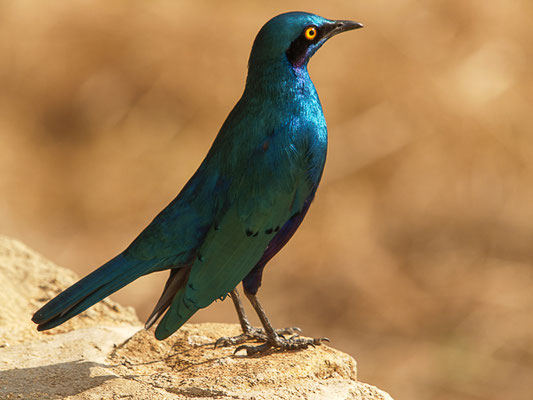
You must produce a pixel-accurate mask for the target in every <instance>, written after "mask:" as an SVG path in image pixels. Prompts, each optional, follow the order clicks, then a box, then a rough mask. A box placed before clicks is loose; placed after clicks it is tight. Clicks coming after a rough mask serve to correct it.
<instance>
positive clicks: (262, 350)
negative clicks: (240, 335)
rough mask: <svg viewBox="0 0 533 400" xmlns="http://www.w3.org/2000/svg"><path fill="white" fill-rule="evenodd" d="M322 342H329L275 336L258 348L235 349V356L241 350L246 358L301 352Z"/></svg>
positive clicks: (322, 339) (317, 339) (241, 347)
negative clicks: (292, 351) (290, 351)
mask: <svg viewBox="0 0 533 400" xmlns="http://www.w3.org/2000/svg"><path fill="white" fill-rule="evenodd" d="M322 342H329V339H328V338H315V339H308V338H302V337H300V336H298V335H294V336H291V337H290V338H288V339H286V338H284V337H283V336H279V335H276V337H274V338H271V339H270V338H269V339H268V340H267V341H266V342H265V343H263V344H261V345H259V346H247V345H242V346H239V347H237V349H235V353H234V354H237V353H238V352H239V351H241V350H246V354H247V355H248V356H258V355H263V354H268V353H272V352H275V351H288V350H303V349H307V348H308V347H309V346H311V347H316V346H320V345H321V344H322Z"/></svg>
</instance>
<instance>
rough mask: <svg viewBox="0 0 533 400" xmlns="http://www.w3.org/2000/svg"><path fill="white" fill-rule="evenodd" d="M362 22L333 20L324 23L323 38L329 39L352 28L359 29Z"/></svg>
mask: <svg viewBox="0 0 533 400" xmlns="http://www.w3.org/2000/svg"><path fill="white" fill-rule="evenodd" d="M362 27H363V24H361V23H359V22H355V21H343V20H339V21H335V22H333V23H331V24H328V25H326V27H325V32H324V38H326V39H329V38H330V37H332V36H335V35H337V34H339V33H342V32H346V31H351V30H353V29H359V28H362Z"/></svg>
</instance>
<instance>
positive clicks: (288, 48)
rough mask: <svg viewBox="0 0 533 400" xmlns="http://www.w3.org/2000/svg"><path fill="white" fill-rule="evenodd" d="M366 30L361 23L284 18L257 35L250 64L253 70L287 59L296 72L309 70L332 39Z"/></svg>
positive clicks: (296, 14)
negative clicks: (253, 67) (339, 34)
mask: <svg viewBox="0 0 533 400" xmlns="http://www.w3.org/2000/svg"><path fill="white" fill-rule="evenodd" d="M362 27H363V25H362V24H360V23H358V22H353V21H344V20H338V21H335V20H329V19H326V18H322V17H320V16H318V15H314V14H309V13H304V12H289V13H285V14H280V15H278V16H276V17H274V18H272V19H271V20H270V21H268V22H267V23H266V24H265V25H264V26H263V27H262V28H261V30H260V31H259V33H258V34H257V37H256V38H255V41H254V45H253V47H252V52H251V54H250V62H249V64H250V66H253V65H254V64H263V63H265V62H269V61H270V62H272V61H273V62H279V60H283V59H285V60H288V61H289V63H290V64H291V65H292V66H293V67H294V68H299V67H302V66H306V65H307V62H308V61H309V59H310V58H311V57H312V56H313V54H315V52H316V51H317V50H318V49H319V48H320V47H321V46H322V45H323V44H324V43H325V42H326V41H327V40H328V39H329V38H331V37H333V36H335V35H336V34H338V33H341V32H346V31H349V30H352V29H357V28H362Z"/></svg>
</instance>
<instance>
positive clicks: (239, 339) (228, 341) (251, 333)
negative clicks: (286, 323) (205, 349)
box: [215, 289, 301, 348]
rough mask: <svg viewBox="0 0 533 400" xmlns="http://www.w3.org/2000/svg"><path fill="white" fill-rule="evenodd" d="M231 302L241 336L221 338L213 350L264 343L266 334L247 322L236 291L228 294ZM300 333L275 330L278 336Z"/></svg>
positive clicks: (288, 329) (293, 328)
mask: <svg viewBox="0 0 533 400" xmlns="http://www.w3.org/2000/svg"><path fill="white" fill-rule="evenodd" d="M230 296H231V300H233V304H234V305H235V310H236V311H237V315H238V317H239V322H240V324H241V328H242V334H240V335H238V336H233V337H221V338H220V339H218V340H217V341H216V342H215V348H217V347H219V346H221V347H225V346H233V345H236V344H241V343H244V342H246V341H248V340H258V341H261V342H266V341H267V339H268V336H267V334H265V331H264V330H263V329H260V328H254V327H253V326H252V325H251V324H250V321H249V320H248V317H247V316H246V313H245V312H244V307H243V305H242V302H241V297H240V296H239V293H238V292H237V289H233V290H232V291H231V292H230ZM299 332H301V329H300V328H297V327H295V326H293V327H290V328H285V329H277V330H276V334H278V335H292V334H295V333H299Z"/></svg>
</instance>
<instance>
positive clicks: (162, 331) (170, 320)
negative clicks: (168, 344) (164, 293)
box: [155, 286, 199, 340]
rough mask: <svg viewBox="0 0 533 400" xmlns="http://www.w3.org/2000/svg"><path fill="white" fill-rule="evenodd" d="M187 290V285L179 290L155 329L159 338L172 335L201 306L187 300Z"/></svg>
mask: <svg viewBox="0 0 533 400" xmlns="http://www.w3.org/2000/svg"><path fill="white" fill-rule="evenodd" d="M185 292H186V286H184V287H182V288H181V289H180V290H179V291H178V293H177V294H176V296H175V297H174V299H173V301H172V304H171V305H170V308H169V309H168V311H167V312H166V314H165V316H164V317H163V319H162V320H161V322H159V324H158V325H157V328H156V330H155V337H156V339H157V340H163V339H166V338H167V337H169V336H170V335H172V334H173V333H174V332H176V331H177V330H178V329H179V328H180V327H181V326H182V325H183V324H184V323H185V322H187V321H188V320H189V318H191V317H192V316H193V314H194V313H195V312H196V311H198V309H199V307H197V306H196V305H194V304H193V303H191V302H190V301H188V300H187V298H186V297H185Z"/></svg>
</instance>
